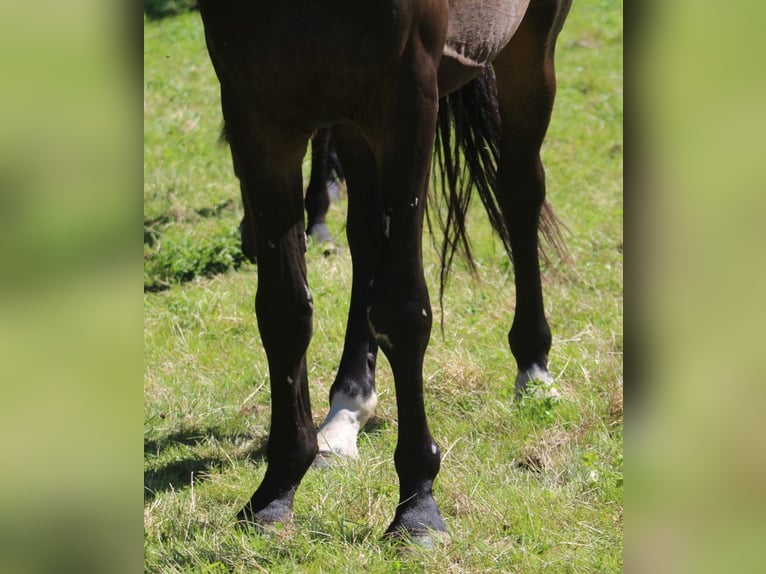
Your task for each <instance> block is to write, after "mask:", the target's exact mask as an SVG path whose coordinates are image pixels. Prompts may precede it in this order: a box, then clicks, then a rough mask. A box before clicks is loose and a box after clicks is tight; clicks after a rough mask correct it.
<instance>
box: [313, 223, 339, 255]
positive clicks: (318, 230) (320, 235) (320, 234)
mask: <svg viewBox="0 0 766 574" xmlns="http://www.w3.org/2000/svg"><path fill="white" fill-rule="evenodd" d="M306 233H307V235H308V236H309V237H310V238H311V239H312V240H313V241H315V242H317V243H319V244H320V245H321V244H327V245H326V246H325V247H328V246H329V247H331V248H332V249H333V250H334V249H335V245H334V244H333V240H332V235H331V234H330V230H329V229H328V227H327V224H326V223H315V224H313V225H311V226H309V228H308V230H307V232H306Z"/></svg>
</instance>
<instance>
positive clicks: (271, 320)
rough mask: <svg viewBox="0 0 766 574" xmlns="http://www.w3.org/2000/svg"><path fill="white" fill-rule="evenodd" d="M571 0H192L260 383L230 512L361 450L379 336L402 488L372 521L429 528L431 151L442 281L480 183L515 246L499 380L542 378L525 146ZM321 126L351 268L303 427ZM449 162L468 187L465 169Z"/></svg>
mask: <svg viewBox="0 0 766 574" xmlns="http://www.w3.org/2000/svg"><path fill="white" fill-rule="evenodd" d="M570 5H571V0H373V1H371V2H365V3H364V5H363V6H362V5H360V4H359V3H358V2H351V1H350V0H327V1H324V2H317V1H316V0H280V1H279V2H249V1H244V0H200V2H199V7H200V13H201V17H202V21H203V25H204V29H205V38H206V45H207V49H208V52H209V55H210V59H211V62H212V64H213V67H214V69H215V73H216V75H217V77H218V80H219V82H220V95H221V109H222V113H223V118H224V124H225V130H226V135H227V138H228V141H229V145H230V148H231V155H232V161H233V166H234V171H235V174H236V175H237V177H238V178H239V180H240V183H241V190H242V199H243V202H244V205H245V210H246V213H247V214H248V217H249V218H250V220H251V221H252V225H253V228H254V229H255V233H254V240H255V241H254V242H255V245H254V253H255V254H256V256H257V259H258V285H257V291H256V296H255V312H256V318H257V322H258V328H259V330H260V333H261V338H262V342H263V346H264V349H265V352H266V356H267V360H268V365H269V378H270V391H271V427H270V434H269V439H268V443H267V447H266V461H267V470H266V473H265V476H264V478H263V479H262V481H261V483H260V485H259V486H258V488H257V489H256V491H255V492H254V494H253V495H252V496H251V498H250V500H249V501H248V502H247V503H246V504H245V506H244V507H243V508H242V509H241V510H240V512H239V513H238V514H237V519H238V522H239V523H240V524H243V525H247V524H252V525H256V527H258V528H268V527H269V526H270V525H273V524H274V523H280V522H285V521H288V520H290V518H291V517H292V508H293V500H294V496H295V493H296V489H297V488H298V486H299V484H300V482H301V480H302V478H303V476H304V475H305V473H306V472H307V471H308V469H309V468H310V467H311V465H312V463H314V462H315V461H319V460H321V459H322V458H323V457H324V456H346V457H352V458H354V457H358V450H357V446H356V440H357V434H358V433H359V431H360V429H361V428H362V427H363V425H364V424H365V422H366V420H367V419H368V418H369V416H370V415H371V414H372V413H373V411H374V409H375V406H376V403H377V395H376V392H375V362H376V358H377V351H378V349H380V350H382V351H383V353H384V355H385V356H386V358H387V360H388V361H389V363H390V365H391V369H392V373H393V377H394V385H395V389H396V404H397V413H398V435H397V445H396V448H395V452H394V464H395V468H396V472H397V475H398V479H399V504H398V505H397V507H396V510H395V513H394V518H393V520H392V522H391V523H390V525H389V526H388V528H387V530H386V534H385V535H386V536H388V537H392V538H396V539H400V538H404V539H408V540H412V541H414V542H416V543H423V544H428V543H430V542H431V541H433V540H434V538H435V537H437V536H441V535H442V534H443V533H444V535H446V532H447V529H446V526H445V523H444V520H443V519H442V516H441V514H440V512H439V508H438V505H437V503H436V501H435V499H434V496H433V484H434V480H435V478H436V476H437V474H438V472H439V469H440V464H441V453H440V449H439V447H438V445H437V444H436V442H435V441H434V439H433V437H432V436H431V433H430V431H429V428H428V423H427V420H426V414H425V407H424V396H423V357H424V355H425V352H426V347H427V345H428V341H429V337H430V332H431V326H432V311H431V303H430V299H429V294H428V289H427V286H426V282H425V279H424V273H423V260H422V237H423V231H424V220H425V219H426V217H425V213H426V203H427V202H426V199H427V193H428V188H429V185H428V183H429V175H430V169H431V160H432V155H433V152H434V148H436V149H437V151H438V152H439V153H438V155H437V164H438V166H439V169H440V171H441V175H442V182H443V185H442V193H443V194H444V195H443V201H444V203H445V204H446V206H447V214H446V216H445V217H444V219H442V220H439V221H440V222H441V223H440V227H441V229H442V231H443V232H444V234H445V239H444V243H443V247H442V287H443V285H444V280H445V278H446V277H447V276H448V273H449V263H450V262H451V260H452V256H453V254H454V253H455V252H456V251H457V250H462V251H466V252H467V254H468V255H469V256H470V253H469V252H468V242H467V240H466V236H465V225H464V222H465V210H466V209H467V206H468V203H469V201H470V197H471V193H473V191H472V190H478V194H479V197H480V198H481V201H482V202H483V203H484V207H485V208H486V210H487V213H488V215H489V219H490V222H491V224H492V226H493V228H494V229H495V231H497V233H498V234H499V236H500V237H501V239H502V240H503V243H504V245H505V246H506V248H507V249H508V251H509V254H510V255H511V259H512V262H513V268H514V281H515V286H516V297H517V306H516V311H515V314H514V318H513V322H512V324H511V327H510V331H509V334H508V343H509V345H510V349H511V352H512V354H513V356H514V358H515V361H516V365H517V369H518V374H517V377H516V380H515V386H516V390H517V392H523V391H524V390H525V389H526V388H527V387H528V386H529V385H530V383H531V382H532V381H535V380H537V381H542V382H543V384H548V385H549V384H551V383H552V377H551V375H550V374H549V372H548V353H549V351H550V347H551V332H550V328H549V326H548V323H547V320H546V317H545V310H544V304H543V294H542V285H541V279H540V253H539V248H540V245H541V242H540V238H539V235H540V234H541V233H540V232H541V231H542V235H546V234H547V235H549V236H550V235H551V231H552V230H553V231H555V229H556V227H555V219H554V218H553V216H552V212H551V210H550V209H549V207H548V204H547V202H546V201H545V196H546V189H545V174H544V169H543V165H542V162H541V159H540V148H541V146H542V143H543V139H544V137H545V133H546V130H547V127H548V123H549V121H550V117H551V112H552V108H553V102H554V97H555V91H556V79H555V72H554V51H555V44H556V39H557V37H558V34H559V32H560V31H561V29H562V26H563V24H564V21H565V19H566V16H567V13H568V11H569V8H570ZM327 126H332V132H333V139H334V142H335V145H336V148H337V151H338V157H339V158H340V161H341V163H342V165H343V168H344V172H345V176H346V183H347V192H348V215H347V237H348V243H349V249H350V252H351V259H352V264H353V277H352V288H351V301H350V307H349V315H348V320H347V328H346V336H345V341H344V348H343V354H342V358H341V364H340V367H339V370H338V374H337V377H336V379H335V381H334V382H333V384H332V387H331V390H330V410H329V413H328V415H327V418H326V420H325V422H324V423H323V425H322V426H321V427H320V429H319V431H318V432H317V430H316V429H315V427H314V424H313V420H312V415H311V404H310V397H309V387H308V378H307V369H306V351H307V349H308V346H309V342H310V340H311V336H312V309H313V299H312V295H311V291H310V289H309V286H308V281H307V273H306V262H305V256H304V253H305V251H306V235H305V222H304V217H303V194H302V182H301V161H302V158H303V156H304V153H305V148H306V144H307V141H308V139H309V137H310V136H311V134H312V133H314V131H315V130H316V129H318V128H323V127H327ZM437 136H438V140H439V141H438V142H437ZM458 152H460V153H458ZM460 155H462V157H463V158H464V159H463V161H464V162H465V163H462V162H461V160H460V157H459V156H460ZM465 177H468V178H469V179H470V183H471V185H469V186H464V185H462V184H463V180H464V179H465ZM428 220H429V221H430V217H429V218H428ZM554 235H555V234H554Z"/></svg>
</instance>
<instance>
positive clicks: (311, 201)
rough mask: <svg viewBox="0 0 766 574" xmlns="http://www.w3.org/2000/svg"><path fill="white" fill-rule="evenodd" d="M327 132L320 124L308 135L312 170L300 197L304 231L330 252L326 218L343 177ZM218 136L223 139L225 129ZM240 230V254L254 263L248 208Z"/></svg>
mask: <svg viewBox="0 0 766 574" xmlns="http://www.w3.org/2000/svg"><path fill="white" fill-rule="evenodd" d="M330 133H331V132H330V128H321V129H319V130H317V131H316V133H314V134H313V135H312V136H311V172H310V176H309V184H308V187H307V188H306V195H305V197H304V201H303V203H304V207H305V209H306V235H307V236H308V237H310V238H311V239H313V240H314V241H316V242H317V243H319V244H323V245H325V253H331V252H332V250H333V245H334V241H333V238H332V234H331V233H330V230H329V229H328V227H327V221H326V220H327V211H328V210H329V209H330V200H331V196H332V195H338V193H339V189H340V184H341V183H342V182H343V180H344V179H345V177H344V175H343V168H342V167H341V165H340V162H339V161H338V156H337V154H336V152H335V148H334V146H333V144H332V141H331V135H330ZM221 139H222V140H223V141H226V132H225V130H224V131H223V133H222V134H221ZM331 190H334V191H331ZM239 234H240V240H241V249H242V253H243V255H244V256H245V257H246V258H247V259H248V260H249V261H250V262H251V263H256V253H255V226H254V225H253V222H252V221H251V218H250V216H249V214H248V212H247V210H245V214H244V216H243V217H242V221H240V224H239Z"/></svg>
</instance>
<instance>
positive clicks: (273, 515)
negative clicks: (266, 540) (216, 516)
mask: <svg viewBox="0 0 766 574" xmlns="http://www.w3.org/2000/svg"><path fill="white" fill-rule="evenodd" d="M294 494H295V491H294V490H292V491H289V492H287V493H285V494H284V495H282V496H280V497H278V498H275V499H274V500H272V501H271V502H269V503H268V504H267V505H265V506H263V507H262V508H260V509H259V510H255V507H254V505H253V501H252V500H251V501H250V502H248V503H247V504H246V505H245V506H244V508H242V510H240V511H239V512H238V513H237V524H238V526H240V527H242V528H254V529H255V530H256V531H257V532H259V533H265V532H271V531H275V530H278V529H280V526H279V525H284V524H288V523H290V522H291V521H292V518H293V496H294Z"/></svg>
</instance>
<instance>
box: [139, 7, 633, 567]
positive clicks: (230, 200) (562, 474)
mask: <svg viewBox="0 0 766 574" xmlns="http://www.w3.org/2000/svg"><path fill="white" fill-rule="evenodd" d="M621 13H622V3H621V2H619V1H616V0H580V1H579V2H576V3H575V4H574V5H573V7H572V12H571V14H570V17H569V20H568V22H567V24H566V26H565V28H564V31H563V33H562V37H561V40H560V43H559V48H558V54H557V56H558V58H557V60H558V61H557V72H558V78H559V92H558V97H557V103H556V109H555V110H554V117H553V121H552V124H551V127H550V129H549V134H548V138H547V140H546V145H545V148H544V161H545V164H546V171H547V178H548V190H549V199H550V200H551V202H552V204H553V206H554V208H555V209H556V212H557V214H558V215H559V217H561V219H563V221H564V222H565V223H566V225H567V228H568V232H567V235H566V239H567V241H568V247H569V250H570V252H571V255H572V262H571V263H570V264H568V265H567V266H564V265H563V264H560V263H555V262H554V263H553V264H551V265H549V266H548V267H547V268H546V270H545V274H544V277H543V282H544V290H545V298H546V299H545V300H546V308H547V311H548V317H549V321H550V323H551V328H552V330H553V333H554V346H553V349H552V351H551V357H550V365H551V369H552V373H553V375H554V376H555V378H556V381H557V387H558V388H559V390H560V391H561V394H562V396H561V398H560V399H559V400H558V401H552V400H549V399H545V398H535V397H528V398H525V399H523V400H521V401H514V400H513V394H514V389H513V381H514V377H515V365H514V364H513V363H514V362H513V358H512V356H511V354H510V351H509V350H508V348H507V340H506V336H507V331H508V328H509V326H510V322H511V320H512V316H513V311H514V308H515V298H514V288H513V275H512V269H511V268H510V265H509V264H508V261H507V257H506V256H505V254H504V252H503V249H502V247H501V246H500V244H499V242H497V241H496V240H495V239H494V238H493V237H492V234H491V231H490V229H489V225H488V223H487V222H486V217H485V216H484V215H483V214H482V212H481V210H480V209H478V208H477V209H475V210H474V212H473V213H472V215H471V219H470V221H469V230H470V233H471V237H472V240H473V252H474V255H475V256H476V259H477V267H478V269H479V273H478V278H474V277H472V276H471V274H470V273H469V271H468V269H467V268H466V266H465V265H462V264H460V263H459V262H456V265H455V266H454V267H453V274H452V277H451V280H450V283H449V286H448V288H447V291H446V293H445V300H444V308H443V312H442V311H440V310H439V309H434V313H435V315H436V317H435V318H436V321H435V323H434V324H435V325H439V322H440V320H441V319H443V331H441V330H440V329H439V327H438V326H437V327H436V328H435V329H434V331H433V334H432V338H431V343H430V345H429V348H428V352H427V356H426V361H425V366H424V378H425V381H426V383H425V393H426V401H427V403H426V404H427V412H428V416H429V424H430V427H431V431H432V433H433V435H434V437H435V439H436V440H437V442H438V443H439V445H440V446H441V448H442V453H443V461H442V469H441V472H440V474H439V476H438V478H437V480H436V483H435V494H436V498H437V501H438V502H439V504H440V508H441V510H442V513H443V515H444V518H445V521H446V523H447V526H448V528H449V530H450V534H451V541H450V542H449V543H447V544H446V545H445V546H444V547H441V548H438V549H436V550H434V551H432V552H422V551H419V550H414V551H412V552H407V553H401V552H399V551H397V550H396V548H392V547H391V546H390V545H388V544H386V543H383V542H382V541H381V540H380V538H381V535H382V534H383V531H384V529H385V527H386V526H387V525H388V523H389V521H390V520H391V519H392V517H393V512H394V508H395V505H396V503H397V498H398V486H397V477H396V473H395V470H394V465H393V452H394V448H395V445H396V433H397V416H396V406H395V399H394V388H393V381H392V377H391V372H390V368H389V366H388V364H387V362H386V361H385V359H384V358H383V357H381V358H380V360H379V363H378V375H377V378H378V393H379V406H378V409H377V412H376V415H375V417H373V419H372V420H371V421H370V422H369V423H368V425H367V427H366V429H365V430H364V432H363V433H362V434H361V436H360V438H359V450H360V456H361V458H360V461H352V462H348V463H346V464H343V465H338V466H335V467H332V468H330V469H327V470H324V471H311V472H309V473H308V474H307V476H306V478H305V480H304V482H303V484H302V485H301V488H300V489H299V491H298V493H297V495H296V499H295V519H294V521H293V524H292V525H291V526H288V527H286V528H283V529H281V530H278V531H276V532H274V533H272V534H270V535H268V536H260V535H255V534H253V533H252V532H248V531H242V530H238V529H236V528H234V515H235V514H236V512H237V510H238V509H239V508H240V507H241V505H242V504H244V503H245V502H246V500H247V499H248V498H249V497H250V495H251V494H252V492H253V490H254V489H255V488H256V487H257V485H258V483H259V481H260V479H261V478H262V477H263V473H264V472H265V464H264V459H263V455H264V447H265V441H266V439H267V437H268V431H269V392H268V389H269V380H268V366H267V363H266V358H265V354H264V352H263V350H262V346H261V342H260V336H259V334H258V331H257V326H256V321H255V316H254V313H253V297H254V293H255V289H256V284H257V273H256V268H255V267H254V266H253V265H250V264H247V263H244V264H243V263H242V261H241V259H238V257H240V255H238V249H239V239H238V236H237V232H236V230H237V225H238V224H239V220H240V218H241V208H240V206H239V188H238V183H237V181H236V178H235V177H234V175H233V173H232V169H231V164H230V158H229V155H228V150H227V149H226V148H225V147H224V146H221V145H218V144H217V143H216V142H217V139H218V132H219V130H220V103H219V101H218V86H217V82H216V80H215V76H214V74H213V71H212V68H211V66H210V64H209V61H208V58H207V54H206V52H205V44H204V36H203V33H202V27H201V24H200V22H199V20H198V15H196V14H184V15H180V16H177V17H173V18H167V19H164V20H162V21H158V22H153V21H152V22H145V24H144V33H145V54H144V58H145V71H146V72H145V84H144V89H145V93H144V112H145V125H144V127H145V135H144V151H145V183H144V250H145V261H144V285H145V293H144V327H145V371H144V372H145V376H144V396H145V420H144V486H145V496H144V549H145V570H146V571H147V572H163V573H164V572H271V573H278V572H309V573H311V572H316V573H319V572H359V571H366V572H372V573H377V572H439V573H442V572H472V573H474V572H525V573H526V572H546V573H548V572H554V573H555V572H620V571H622V540H623V537H622V531H623V527H622V525H623V519H622V491H623V478H622V473H623V470H622V465H623V460H622V437H623V434H622V432H623V429H622V422H623V413H622V409H623V407H622V256H623V254H622V213H623V211H622V67H621V65H622V64H621V63H622V24H621ZM308 167H309V164H308V157H307V158H306V162H305V163H304V174H307V172H308ZM345 212H346V204H345V202H342V201H341V202H339V203H334V204H333V205H332V207H331V210H330V213H329V215H328V224H329V226H330V229H331V231H332V233H333V234H334V236H335V238H336V241H337V243H338V249H337V251H336V252H335V253H334V254H332V255H331V256H325V254H324V252H323V250H322V249H320V248H319V247H318V246H315V245H310V246H309V250H308V252H307V254H306V258H307V262H308V270H309V284H310V285H311V289H312V292H313V295H314V331H315V334H314V338H313V340H312V344H311V347H310V349H309V353H308V357H307V362H308V370H309V379H310V384H311V390H312V397H311V398H312V401H313V412H314V420H315V422H316V424H317V425H318V424H320V423H321V421H322V420H323V418H324V416H325V414H326V412H327V409H328V406H329V405H328V393H329V388H330V385H331V384H332V381H333V376H334V373H335V372H336V370H337V368H338V363H339V360H340V350H341V346H342V341H343V333H344V329H345V321H346V312H347V308H348V294H349V290H350V284H351V264H350V256H349V253H348V246H347V245H346V243H345V238H344V237H345ZM424 245H425V246H426V249H425V253H424V258H425V266H426V275H427V280H428V283H429V287H430V289H431V292H432V293H436V292H437V289H438V254H437V253H436V252H435V251H434V250H433V249H431V247H430V243H429V242H428V241H425V242H424ZM155 289H156V290H155Z"/></svg>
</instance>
